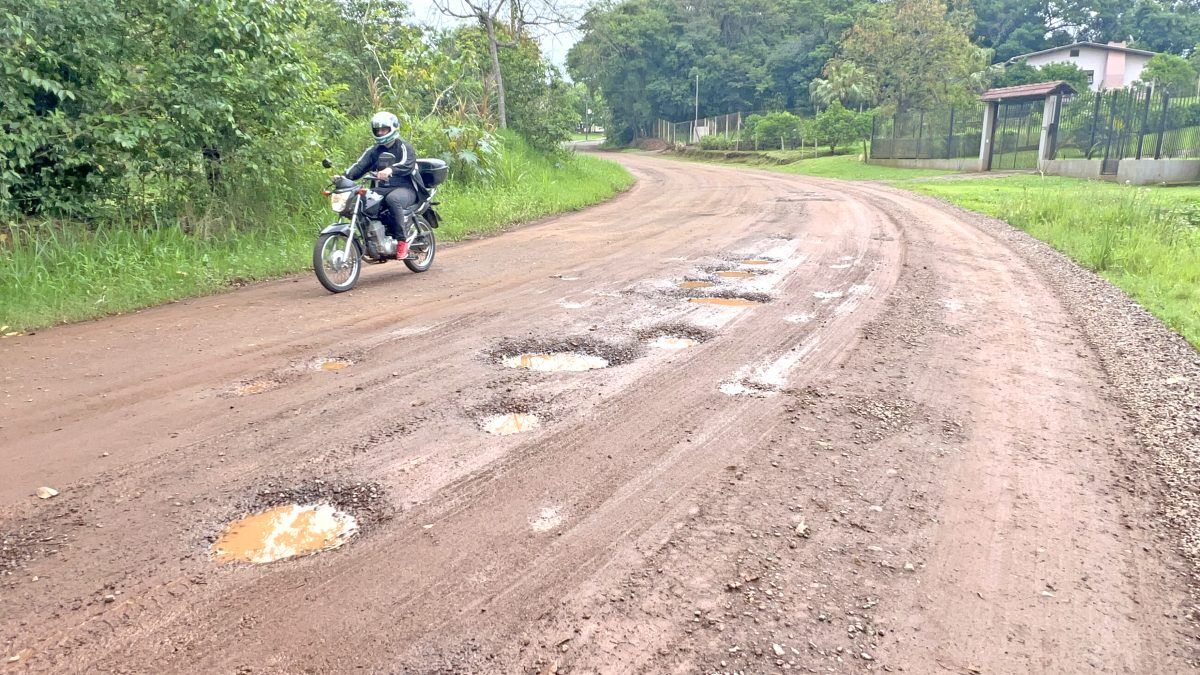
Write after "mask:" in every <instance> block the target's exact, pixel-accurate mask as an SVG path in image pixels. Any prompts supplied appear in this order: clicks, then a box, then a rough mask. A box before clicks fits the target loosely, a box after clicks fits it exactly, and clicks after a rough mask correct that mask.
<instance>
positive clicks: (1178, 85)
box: [1141, 54, 1197, 96]
mask: <svg viewBox="0 0 1200 675" xmlns="http://www.w3.org/2000/svg"><path fill="white" fill-rule="evenodd" d="M1141 79H1142V81H1144V82H1149V83H1150V84H1152V85H1154V88H1155V89H1156V90H1159V91H1166V92H1169V93H1170V94H1171V95H1172V96H1181V95H1185V94H1191V93H1193V92H1196V91H1197V81H1196V80H1197V74H1196V69H1195V68H1193V67H1192V64H1191V63H1188V61H1187V59H1185V58H1183V57H1180V56H1175V55H1174V54H1155V55H1154V56H1153V57H1152V58H1151V59H1150V61H1149V63H1147V64H1146V67H1145V68H1144V69H1143V70H1142V78H1141Z"/></svg>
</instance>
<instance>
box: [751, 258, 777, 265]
mask: <svg viewBox="0 0 1200 675" xmlns="http://www.w3.org/2000/svg"><path fill="white" fill-rule="evenodd" d="M775 262H779V261H778V260H771V259H770V258H747V259H745V260H743V261H742V264H743V265H770V264H771V263H775Z"/></svg>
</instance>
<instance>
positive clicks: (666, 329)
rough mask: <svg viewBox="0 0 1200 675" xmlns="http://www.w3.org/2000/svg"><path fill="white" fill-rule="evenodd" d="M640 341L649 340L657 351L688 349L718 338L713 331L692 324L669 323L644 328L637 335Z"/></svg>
mask: <svg viewBox="0 0 1200 675" xmlns="http://www.w3.org/2000/svg"><path fill="white" fill-rule="evenodd" d="M636 334H637V337H638V339H639V340H649V341H650V346H651V347H654V348H656V349H687V348H688V347H694V346H696V345H698V344H700V343H701V342H707V341H709V340H711V339H713V337H715V336H716V334H715V333H713V332H712V331H710V330H708V329H706V328H701V327H699V326H694V325H692V324H690V323H683V322H668V323H659V324H655V325H653V326H648V327H646V328H642V329H641V330H639V331H638V332H637V333H636Z"/></svg>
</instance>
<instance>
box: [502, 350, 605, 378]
mask: <svg viewBox="0 0 1200 675" xmlns="http://www.w3.org/2000/svg"><path fill="white" fill-rule="evenodd" d="M503 363H504V365H505V366H507V367H509V368H522V369H524V370H536V371H538V372H542V373H581V372H583V371H585V370H597V369H599V368H607V367H608V360H607V359H605V358H602V357H599V356H593V355H591V354H575V353H572V352H554V353H550V354H517V355H516V356H509V357H508V358H506V359H504V361H503Z"/></svg>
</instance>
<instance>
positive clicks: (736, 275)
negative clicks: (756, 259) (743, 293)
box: [716, 270, 755, 279]
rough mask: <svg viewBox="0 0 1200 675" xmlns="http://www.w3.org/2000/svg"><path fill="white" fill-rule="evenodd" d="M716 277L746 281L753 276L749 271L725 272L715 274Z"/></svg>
mask: <svg viewBox="0 0 1200 675" xmlns="http://www.w3.org/2000/svg"><path fill="white" fill-rule="evenodd" d="M716 275H717V276H719V277H725V278H726V279H748V278H750V277H752V276H755V275H754V272H751V271H749V270H725V271H723V272H717V273H716Z"/></svg>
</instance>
